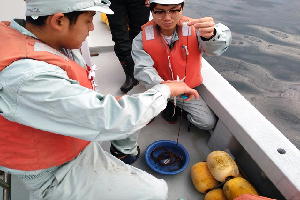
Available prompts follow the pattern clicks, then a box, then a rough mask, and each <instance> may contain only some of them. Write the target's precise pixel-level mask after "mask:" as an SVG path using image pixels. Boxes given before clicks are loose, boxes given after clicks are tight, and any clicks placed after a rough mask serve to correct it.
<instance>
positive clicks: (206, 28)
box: [188, 17, 215, 39]
mask: <svg viewBox="0 0 300 200" xmlns="http://www.w3.org/2000/svg"><path fill="white" fill-rule="evenodd" d="M188 25H189V26H194V27H195V29H196V30H198V31H199V33H200V36H201V37H204V38H206V39H209V38H211V37H212V36H213V35H214V30H215V22H214V19H213V18H212V17H203V18H199V19H192V20H191V21H190V22H189V23H188Z"/></svg>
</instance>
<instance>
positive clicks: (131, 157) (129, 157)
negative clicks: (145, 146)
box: [110, 145, 140, 165]
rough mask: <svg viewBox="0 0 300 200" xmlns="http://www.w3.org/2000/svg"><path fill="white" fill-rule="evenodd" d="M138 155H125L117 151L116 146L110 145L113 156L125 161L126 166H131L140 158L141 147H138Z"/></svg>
mask: <svg viewBox="0 0 300 200" xmlns="http://www.w3.org/2000/svg"><path fill="white" fill-rule="evenodd" d="M137 151H138V154H137V155H132V154H125V153H122V152H121V151H119V150H118V149H116V147H114V145H110V153H111V155H113V156H115V157H116V158H118V159H119V160H121V161H123V162H124V163H125V164H128V165H131V164H133V163H134V162H135V161H136V160H137V159H138V158H139V157H140V147H139V146H137Z"/></svg>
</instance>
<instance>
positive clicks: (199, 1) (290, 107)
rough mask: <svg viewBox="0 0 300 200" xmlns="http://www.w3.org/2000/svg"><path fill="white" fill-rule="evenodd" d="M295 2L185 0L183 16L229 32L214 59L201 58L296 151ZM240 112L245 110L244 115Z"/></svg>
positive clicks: (299, 45) (299, 69)
mask: <svg viewBox="0 0 300 200" xmlns="http://www.w3.org/2000/svg"><path fill="white" fill-rule="evenodd" d="M299 10H300V1H299V0H226V1H213V0H186V3H185V10H184V14H185V15H186V16H189V17H193V18H197V17H204V16H212V17H214V19H215V22H216V23H218V22H221V23H223V24H225V25H227V26H228V27H229V28H230V29H231V31H232V44H231V46H230V47H229V49H228V50H227V52H225V53H224V54H223V55H222V56H220V57H205V58H206V59H207V61H208V62H209V63H210V64H211V65H212V66H213V67H214V68H215V69H216V70H217V71H218V72H219V73H221V74H222V76H223V77H224V78H226V79H227V80H228V81H229V82H230V83H231V84H232V85H233V86H234V87H235V88H236V89H237V90H238V91H239V92H240V93H241V94H242V95H244V96H245V98H246V99H247V100H248V101H250V102H251V103H252V104H253V105H254V106H255V107H256V108H257V109H258V110H259V111H260V112H261V113H262V114H263V115H264V116H265V117H266V118H267V119H268V120H269V121H271V122H272V123H273V124H274V125H275V126H276V127H277V128H278V129H279V130H280V131H281V132H282V133H283V134H284V135H285V136H286V137H287V138H288V139H289V140H290V141H291V142H292V143H293V144H295V145H296V146H297V148H298V149H300V11H299ZM245 114H246V113H245Z"/></svg>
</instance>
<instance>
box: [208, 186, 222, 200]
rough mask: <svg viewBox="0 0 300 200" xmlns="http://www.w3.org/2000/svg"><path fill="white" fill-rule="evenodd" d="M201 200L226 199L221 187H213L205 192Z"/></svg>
mask: <svg viewBox="0 0 300 200" xmlns="http://www.w3.org/2000/svg"><path fill="white" fill-rule="evenodd" d="M203 200H227V199H226V196H225V194H224V192H223V190H222V189H221V188H218V189H214V190H211V191H209V192H208V193H206V195H205V196H204V199H203Z"/></svg>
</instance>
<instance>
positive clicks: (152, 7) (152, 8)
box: [150, 2, 184, 11]
mask: <svg viewBox="0 0 300 200" xmlns="http://www.w3.org/2000/svg"><path fill="white" fill-rule="evenodd" d="M157 4H158V3H150V10H151V11H153V10H154V8H155V6H156V5H157ZM161 5H162V6H163V5H164V4H161ZM178 5H179V4H178ZM180 5H181V8H183V6H184V2H182V3H180ZM166 6H167V5H166Z"/></svg>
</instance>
